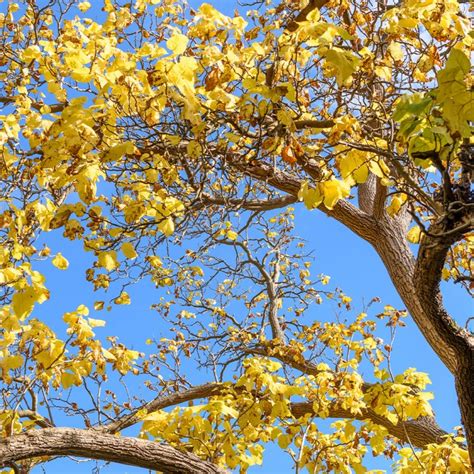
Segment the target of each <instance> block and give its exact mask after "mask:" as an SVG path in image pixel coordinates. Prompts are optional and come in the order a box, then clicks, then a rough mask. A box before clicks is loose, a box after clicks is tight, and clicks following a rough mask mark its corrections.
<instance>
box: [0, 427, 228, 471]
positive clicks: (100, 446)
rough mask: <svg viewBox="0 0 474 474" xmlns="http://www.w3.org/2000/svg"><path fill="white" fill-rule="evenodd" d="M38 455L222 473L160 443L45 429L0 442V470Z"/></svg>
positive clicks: (153, 467) (159, 468)
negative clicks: (75, 457) (76, 457)
mask: <svg viewBox="0 0 474 474" xmlns="http://www.w3.org/2000/svg"><path fill="white" fill-rule="evenodd" d="M39 456H79V457H83V458H89V459H99V460H103V461H109V462H116V463H120V464H127V465H132V466H136V467H143V468H146V469H153V470H155V471H161V472H163V473H166V474H223V473H224V472H225V471H224V470H222V469H220V468H219V467H217V466H215V465H214V464H212V463H209V462H207V461H203V460H201V459H199V458H198V457H197V456H194V455H193V454H188V453H183V452H181V451H178V450H177V449H175V448H173V447H171V446H168V445H166V444H163V443H157V442H154V441H147V440H143V439H138V438H128V437H118V436H115V435H112V434H106V433H99V432H97V431H94V430H90V429H89V430H82V429H76V428H46V429H41V430H33V431H27V432H25V433H22V434H18V435H14V436H11V437H9V438H5V439H2V440H0V467H2V466H7V465H11V464H12V463H14V462H16V461H21V460H23V459H31V458H35V457H39Z"/></svg>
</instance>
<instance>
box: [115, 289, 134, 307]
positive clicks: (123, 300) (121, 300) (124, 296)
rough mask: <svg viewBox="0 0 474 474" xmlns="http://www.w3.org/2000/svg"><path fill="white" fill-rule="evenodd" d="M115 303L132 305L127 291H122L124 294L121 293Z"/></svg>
mask: <svg viewBox="0 0 474 474" xmlns="http://www.w3.org/2000/svg"><path fill="white" fill-rule="evenodd" d="M114 303H115V304H130V303H131V300H130V296H129V295H128V293H127V292H126V291H122V293H120V295H119V296H117V298H115V299H114Z"/></svg>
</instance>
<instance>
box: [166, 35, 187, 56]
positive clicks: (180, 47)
mask: <svg viewBox="0 0 474 474" xmlns="http://www.w3.org/2000/svg"><path fill="white" fill-rule="evenodd" d="M166 46H167V48H168V49H170V50H171V51H173V53H174V54H176V55H178V54H182V53H184V51H186V48H187V46H188V38H187V37H186V36H184V35H182V34H181V33H175V34H174V35H173V36H172V37H171V38H170V39H169V40H168V41H167V42H166Z"/></svg>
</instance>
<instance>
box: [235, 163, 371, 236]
mask: <svg viewBox="0 0 474 474" xmlns="http://www.w3.org/2000/svg"><path fill="white" fill-rule="evenodd" d="M231 165H232V166H234V167H235V168H237V169H238V170H239V171H241V172H242V173H244V174H246V175H248V176H251V177H253V178H255V179H258V180H260V181H264V182H267V183H268V184H269V185H271V186H273V187H275V188H277V189H279V190H280V191H284V192H286V193H287V194H290V195H293V196H295V197H296V196H298V192H299V190H300V188H301V185H302V182H301V180H300V179H298V178H297V177H296V176H293V175H291V174H290V173H287V172H285V171H281V170H278V169H274V168H273V167H272V166H270V165H268V164H266V163H247V162H241V161H233V162H231ZM318 209H319V210H321V211H323V212H324V213H325V214H327V215H328V216H330V217H334V218H335V219H336V220H338V221H339V222H341V223H342V224H344V225H345V226H347V227H348V228H349V229H351V230H352V231H353V232H355V233H356V234H357V235H359V236H360V237H362V238H363V239H364V240H368V241H371V240H373V239H375V238H376V235H377V233H376V229H375V221H374V219H373V218H372V217H371V216H368V215H367V214H366V213H365V212H363V211H361V210H360V209H358V208H357V207H356V206H354V205H353V204H351V203H350V202H349V201H346V200H340V201H338V202H337V204H336V205H335V206H334V208H333V209H328V208H326V207H325V206H324V205H323V204H321V205H320V206H319V208H318Z"/></svg>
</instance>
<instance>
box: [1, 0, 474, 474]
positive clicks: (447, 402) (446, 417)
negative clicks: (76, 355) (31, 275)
mask: <svg viewBox="0 0 474 474" xmlns="http://www.w3.org/2000/svg"><path fill="white" fill-rule="evenodd" d="M91 3H92V2H91ZM189 3H190V5H191V6H192V7H195V8H197V7H198V6H199V5H200V4H201V3H202V2H201V1H198V0H189ZM208 3H211V4H213V5H214V6H216V7H217V8H219V9H221V11H223V12H225V13H228V14H231V13H232V12H233V11H234V9H235V8H237V7H238V4H237V1H235V0H210V1H208ZM2 8H4V7H2ZM0 10H1V8H0ZM296 216H297V218H296V223H297V225H296V233H297V234H299V235H300V236H301V237H302V238H304V239H306V240H307V241H308V250H314V251H315V258H316V261H315V264H314V268H315V271H316V273H324V274H328V275H331V277H332V279H331V284H332V285H334V286H338V287H340V288H342V289H343V290H344V292H345V293H346V294H348V295H350V296H351V297H352V298H353V302H354V306H355V307H356V308H357V307H359V309H360V308H361V307H362V305H363V302H364V301H365V302H368V301H370V300H371V298H372V297H374V296H378V297H380V298H381V299H382V301H383V303H384V304H391V305H393V306H395V307H398V308H403V304H402V303H401V301H400V299H399V297H398V295H397V293H396V292H395V290H394V288H393V286H392V284H391V282H390V279H389V277H388V275H387V273H386V271H385V268H384V267H383V265H382V264H381V262H380V260H379V258H378V256H377V255H376V253H375V251H374V250H373V249H372V248H371V247H370V246H369V245H368V244H366V243H365V242H363V241H361V240H360V239H359V238H358V237H356V236H354V235H352V234H351V233H350V232H349V231H348V230H346V229H345V228H344V227H342V226H341V225H340V224H338V223H337V222H335V221H333V220H331V219H329V218H327V217H326V216H324V215H323V214H322V213H319V212H317V211H313V212H309V211H307V210H306V209H305V208H303V207H302V206H298V210H297V214H296ZM47 239H48V241H49V246H50V247H51V248H52V249H53V251H54V252H57V251H61V252H62V253H63V255H64V256H65V257H66V258H67V259H68V260H69V262H70V268H69V270H68V271H67V272H61V271H59V270H57V269H55V268H54V267H53V266H52V265H51V264H50V263H45V264H43V265H42V267H41V269H42V270H43V272H44V273H45V274H46V277H47V286H48V287H49V288H50V290H51V294H52V298H51V300H50V301H48V302H46V303H44V304H43V305H42V306H41V307H40V308H39V311H38V313H37V314H38V316H39V317H41V318H44V319H45V320H46V322H48V323H50V324H51V325H52V326H53V327H56V328H58V329H59V328H60V327H62V324H61V318H62V314H63V313H64V312H66V311H71V310H74V309H75V308H76V307H77V306H78V305H80V304H86V305H88V306H89V308H91V307H92V306H93V302H94V301H95V300H96V299H98V298H97V296H96V295H94V294H93V293H92V292H91V291H90V286H89V285H88V284H87V283H86V282H85V281H84V270H85V269H86V268H87V266H88V263H90V262H88V261H87V258H88V256H87V255H86V256H84V253H83V252H82V251H81V245H80V244H77V243H71V242H69V241H65V240H63V239H61V238H59V237H57V236H55V235H53V234H49V235H48V236H47ZM50 239H52V242H51V240H50ZM445 290H446V291H445V292H444V295H445V303H446V306H447V308H448V310H449V311H451V312H452V314H453V315H454V316H457V317H465V315H466V312H472V309H473V308H472V304H471V302H470V300H469V299H468V298H467V297H466V296H465V294H464V293H463V292H462V291H461V290H459V289H458V288H455V287H454V286H453V285H446V287H445ZM130 294H131V297H132V305H131V306H123V307H114V309H113V310H112V311H111V312H110V313H106V314H105V315H104V312H101V313H99V314H95V315H94V314H92V315H91V316H92V317H99V318H105V319H107V326H106V328H105V329H99V330H98V331H97V332H98V333H99V331H102V332H101V333H102V334H111V335H118V336H119V337H120V340H121V341H122V342H124V343H125V344H126V345H128V346H129V347H132V348H133V347H135V348H136V349H140V348H141V345H142V341H144V340H145V339H146V338H148V337H152V336H157V337H159V336H160V322H159V318H158V317H157V315H156V313H155V312H152V311H151V310H150V309H149V306H150V304H152V303H155V302H156V301H157V299H158V297H157V293H156V292H155V290H154V287H153V286H152V285H148V284H145V283H143V284H139V285H137V286H135V287H133V288H132V289H131V291H130ZM469 310H470V311H469ZM392 363H393V369H394V371H395V372H402V371H404V370H405V369H406V368H408V367H416V368H417V369H418V370H420V371H423V372H428V373H429V374H430V377H431V380H432V382H433V384H432V386H431V390H432V391H433V392H434V394H435V399H434V401H433V407H434V409H435V412H436V415H437V419H438V422H439V424H440V425H441V426H442V427H443V428H445V429H447V430H450V429H452V427H453V426H455V425H459V424H460V416H459V411H458V408H457V404H456V397H455V392H454V384H453V379H452V377H451V375H450V374H449V372H448V371H447V369H446V368H445V367H444V366H443V365H442V364H441V363H440V362H439V361H438V359H437V357H436V356H435V354H434V353H433V351H432V350H431V348H430V347H429V346H428V344H427V343H426V342H425V340H424V339H423V337H422V336H421V335H420V333H419V331H418V330H417V328H416V327H415V325H414V324H413V322H412V321H411V320H407V327H406V328H404V329H401V330H399V331H398V334H397V339H396V341H395V346H394V352H393V359H392ZM205 381H207V379H205V378H204V377H203V378H202V382H205ZM137 390H140V388H137ZM64 422H65V423H66V422H67V420H64ZM103 464H104V463H98V465H103ZM94 466H95V462H91V463H82V462H81V463H76V462H74V461H72V460H67V459H66V460H57V461H54V462H51V463H48V464H47V465H46V466H45V471H46V472H47V473H48V474H63V473H64V472H69V473H71V474H73V473H89V472H92V470H93V469H94ZM373 468H379V469H386V470H387V472H391V467H390V463H389V462H387V461H385V460H383V459H376V460H374V462H373ZM40 472H42V470H41V468H37V469H35V470H34V473H40ZM100 472H102V473H104V474H125V473H138V472H145V471H144V470H141V469H135V468H130V467H127V466H121V465H116V464H114V465H109V466H107V467H104V468H103V469H101V471H100ZM250 472H251V473H252V474H262V473H269V474H270V473H272V474H278V473H282V474H283V473H288V472H291V463H290V460H289V458H288V457H287V455H286V454H284V453H283V452H281V451H280V450H279V449H275V448H272V447H269V448H268V450H267V451H266V456H265V458H264V466H263V467H256V468H252V469H251V470H250Z"/></svg>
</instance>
